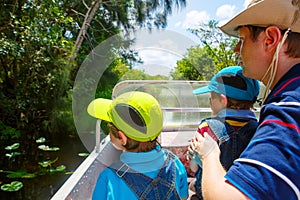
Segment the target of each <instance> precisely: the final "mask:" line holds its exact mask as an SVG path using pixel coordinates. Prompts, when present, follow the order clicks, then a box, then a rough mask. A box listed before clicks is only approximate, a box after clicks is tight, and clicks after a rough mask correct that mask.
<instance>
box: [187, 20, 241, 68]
mask: <svg viewBox="0 0 300 200" xmlns="http://www.w3.org/2000/svg"><path fill="white" fill-rule="evenodd" d="M217 26H218V22H217V21H214V20H211V21H209V22H208V23H207V24H201V25H200V26H199V28H196V29H190V31H191V32H192V33H193V34H195V35H196V36H197V37H198V38H199V39H200V42H201V43H200V45H201V46H203V48H204V50H205V51H206V52H207V53H208V55H209V56H210V57H211V58H212V59H213V63H214V66H215V67H216V71H219V70H221V69H223V68H224V67H227V66H232V65H238V57H237V56H236V54H235V53H234V47H235V45H236V44H237V39H234V38H231V37H228V36H227V35H225V34H224V33H223V32H222V31H221V30H220V29H219V28H218V27H217Z"/></svg>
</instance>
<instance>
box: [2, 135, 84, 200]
mask: <svg viewBox="0 0 300 200" xmlns="http://www.w3.org/2000/svg"><path fill="white" fill-rule="evenodd" d="M62 137H63V136H62V135H61V136H60V137H56V139H54V140H53V141H52V143H53V146H57V147H59V148H60V150H59V151H57V152H51V153H49V154H51V158H56V157H58V161H57V163H59V165H65V166H66V167H67V169H66V170H67V171H72V172H73V171H75V170H76V168H77V167H78V166H79V165H80V164H81V162H82V161H83V160H84V159H85V157H80V156H78V153H82V152H87V150H86V148H85V147H84V146H83V144H82V143H81V141H80V139H79V138H78V137H77V135H73V136H72V137H70V136H65V137H64V138H62ZM1 148H2V147H1ZM28 162H29V161H28ZM1 165H2V166H1ZM0 166H1V168H0V169H3V167H4V166H3V163H1V164H0ZM32 166H34V167H33V168H36V164H35V163H34V164H32ZM5 170H7V169H5ZM35 170H36V169H35ZM27 171H28V169H27ZM70 176H71V175H70V174H69V175H67V174H65V173H53V174H46V175H41V176H37V177H35V178H32V179H23V178H22V179H8V178H6V174H5V173H0V181H1V182H2V183H1V185H2V184H4V183H10V182H12V181H16V180H17V181H21V182H23V184H24V186H23V188H22V189H20V190H19V191H17V192H4V191H2V190H0V199H1V200H2V199H3V200H4V199H5V200H40V199H43V200H45V199H50V198H51V197H52V196H53V195H54V194H55V192H56V191H57V190H58V189H59V188H60V186H61V185H62V184H63V183H64V182H65V181H66V180H67V179H68V178H69V177H70Z"/></svg>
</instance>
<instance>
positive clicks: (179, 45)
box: [136, 0, 250, 75]
mask: <svg viewBox="0 0 300 200" xmlns="http://www.w3.org/2000/svg"><path fill="white" fill-rule="evenodd" d="M186 2H187V4H186V7H185V8H182V9H174V10H173V13H172V15H171V16H169V17H168V21H167V23H168V26H167V27H166V31H165V32H158V34H156V35H155V33H152V34H148V33H145V32H143V33H142V34H140V35H138V36H137V38H138V39H137V40H138V42H137V46H136V48H137V49H139V55H140V58H141V59H142V60H143V61H144V63H143V64H141V65H138V68H139V69H143V70H145V72H146V73H148V74H150V75H157V74H162V75H168V74H169V73H170V70H172V69H173V68H174V66H176V62H177V60H180V59H182V58H183V57H184V55H185V54H186V53H187V52H186V50H187V49H188V48H190V47H191V46H194V45H197V43H199V41H197V40H198V39H197V38H196V37H195V36H194V35H193V34H192V33H190V32H189V31H188V30H187V29H188V28H197V26H198V25H199V24H201V23H205V22H208V21H209V20H212V19H214V20H217V21H219V25H221V24H224V23H225V22H227V21H228V20H229V19H231V18H232V17H233V16H235V15H236V14H237V13H238V12H240V11H242V10H243V9H244V8H245V7H246V6H247V5H248V3H249V2H250V0H210V1H207V0H187V1H186ZM173 31H174V32H173ZM162 35H167V36H162ZM171 35H172V36H174V37H171ZM180 36H183V37H180ZM139 38H140V39H139ZM166 38H167V39H166ZM145 43H147V44H145ZM149 43H150V44H149ZM183 49H184V50H185V52H182V50H183ZM154 65H155V66H159V67H153V66H154Z"/></svg>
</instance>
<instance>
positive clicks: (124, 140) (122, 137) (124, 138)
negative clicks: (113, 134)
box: [118, 130, 127, 146]
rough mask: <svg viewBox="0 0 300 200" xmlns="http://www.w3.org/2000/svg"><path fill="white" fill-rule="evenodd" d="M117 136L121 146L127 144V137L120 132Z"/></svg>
mask: <svg viewBox="0 0 300 200" xmlns="http://www.w3.org/2000/svg"><path fill="white" fill-rule="evenodd" d="M118 134H119V140H120V142H121V143H122V145H123V146H125V145H126V144H127V136H126V135H125V134H124V133H123V132H122V131H120V130H119V131H118Z"/></svg>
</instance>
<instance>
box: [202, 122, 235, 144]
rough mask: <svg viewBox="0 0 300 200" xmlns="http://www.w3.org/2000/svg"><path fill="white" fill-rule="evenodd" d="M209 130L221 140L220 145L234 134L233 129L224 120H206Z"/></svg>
mask: <svg viewBox="0 0 300 200" xmlns="http://www.w3.org/2000/svg"><path fill="white" fill-rule="evenodd" d="M205 121H206V122H207V124H208V126H209V128H210V129H211V130H212V131H213V133H214V134H215V136H216V137H217V138H218V140H219V145H221V144H222V143H224V142H226V141H227V140H229V139H230V134H231V133H232V132H234V129H233V127H232V126H231V125H230V124H228V123H227V122H226V121H225V119H224V118H209V119H206V120H205Z"/></svg>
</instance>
